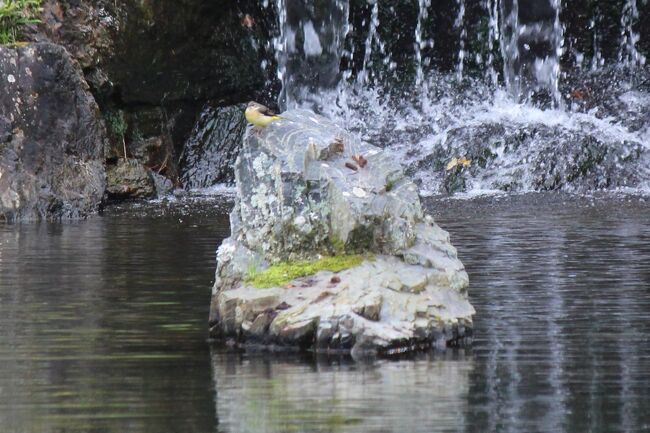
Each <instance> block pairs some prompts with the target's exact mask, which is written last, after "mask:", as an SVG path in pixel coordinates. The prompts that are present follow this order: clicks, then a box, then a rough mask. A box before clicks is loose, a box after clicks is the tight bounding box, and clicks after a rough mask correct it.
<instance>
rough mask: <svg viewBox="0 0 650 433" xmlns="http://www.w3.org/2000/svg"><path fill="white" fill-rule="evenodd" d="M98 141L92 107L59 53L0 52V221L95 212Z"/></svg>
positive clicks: (100, 181) (42, 47) (100, 161)
mask: <svg viewBox="0 0 650 433" xmlns="http://www.w3.org/2000/svg"><path fill="white" fill-rule="evenodd" d="M105 141H106V134H105V131H104V126H103V124H102V122H101V120H100V117H99V108H98V107H97V104H96V103H95V100H94V99H93V97H92V95H91V94H90V92H89V89H88V86H87V85H86V82H85V81H84V78H83V75H82V73H81V70H80V69H79V67H78V65H77V64H76V63H75V62H74V60H73V59H72V58H71V57H70V55H69V54H68V53H67V52H66V50H65V49H63V48H62V47H60V46H57V45H52V44H35V45H28V46H25V47H19V48H7V47H0V219H4V220H10V221H11V220H16V219H39V218H60V217H73V218H74V217H81V216H84V215H86V214H88V213H90V212H93V211H95V210H96V209H97V207H98V206H99V203H100V201H101V199H102V196H103V194H104V189H105V175H104V144H105Z"/></svg>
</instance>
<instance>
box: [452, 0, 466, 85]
mask: <svg viewBox="0 0 650 433" xmlns="http://www.w3.org/2000/svg"><path fill="white" fill-rule="evenodd" d="M456 3H457V4H458V15H457V16H456V21H455V22H454V27H455V28H456V29H458V30H459V31H460V39H459V42H458V46H459V48H458V62H457V63H456V75H457V76H458V80H462V79H463V68H464V62H465V39H466V38H467V28H466V27H465V26H464V19H465V0H456Z"/></svg>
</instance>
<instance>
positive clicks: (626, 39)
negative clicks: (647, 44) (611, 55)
mask: <svg viewBox="0 0 650 433" xmlns="http://www.w3.org/2000/svg"><path fill="white" fill-rule="evenodd" d="M638 19H639V8H638V7H637V3H636V0H625V4H624V6H623V13H622V14H621V46H620V49H619V52H618V61H619V62H620V63H622V64H624V65H626V66H642V65H645V61H646V58H645V56H644V55H643V54H641V53H640V52H639V51H638V50H637V47H636V44H637V42H639V34H638V33H637V32H635V31H634V28H633V26H634V24H635V23H636V21H637V20H638Z"/></svg>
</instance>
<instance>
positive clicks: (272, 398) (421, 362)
mask: <svg viewBox="0 0 650 433" xmlns="http://www.w3.org/2000/svg"><path fill="white" fill-rule="evenodd" d="M212 368H213V375H214V381H215V385H216V390H217V392H216V394H217V404H216V406H217V416H218V417H219V420H220V423H221V426H222V428H223V429H224V430H225V431H228V432H259V431H278V432H294V431H317V432H321V431H327V432H330V431H350V432H376V431H386V432H400V431H416V429H417V431H423V432H431V431H434V429H439V430H450V429H455V426H457V425H458V422H459V420H461V419H462V418H463V416H464V413H465V412H466V411H467V401H468V391H469V375H470V373H471V371H472V368H473V363H472V360H471V358H469V357H467V356H466V355H465V354H464V353H463V352H461V351H449V352H448V353H444V354H437V355H434V356H419V357H417V359H414V360H406V361H398V362H395V361H391V362H386V361H382V362H377V363H375V364H372V365H363V364H358V365H355V364H353V363H351V362H350V361H347V362H346V361H345V360H344V361H343V364H340V363H338V362H335V361H333V360H328V359H321V360H316V361H313V360H312V361H304V360H303V362H298V361H296V360H295V356H294V357H292V356H290V355H286V356H284V357H283V358H276V357H273V356H269V355H264V356H262V355H252V356H245V357H240V356H237V355H234V354H224V353H223V352H219V351H215V353H214V354H213V357H212ZM405 426H408V429H404V428H405Z"/></svg>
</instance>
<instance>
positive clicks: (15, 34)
mask: <svg viewBox="0 0 650 433" xmlns="http://www.w3.org/2000/svg"><path fill="white" fill-rule="evenodd" d="M41 1H42V0H0V45H11V44H16V43H17V42H18V38H19V36H20V32H21V31H22V29H23V27H24V26H26V25H28V24H36V23H39V22H40V19H39V15H40V14H41V11H42V10H43V8H41Z"/></svg>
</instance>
